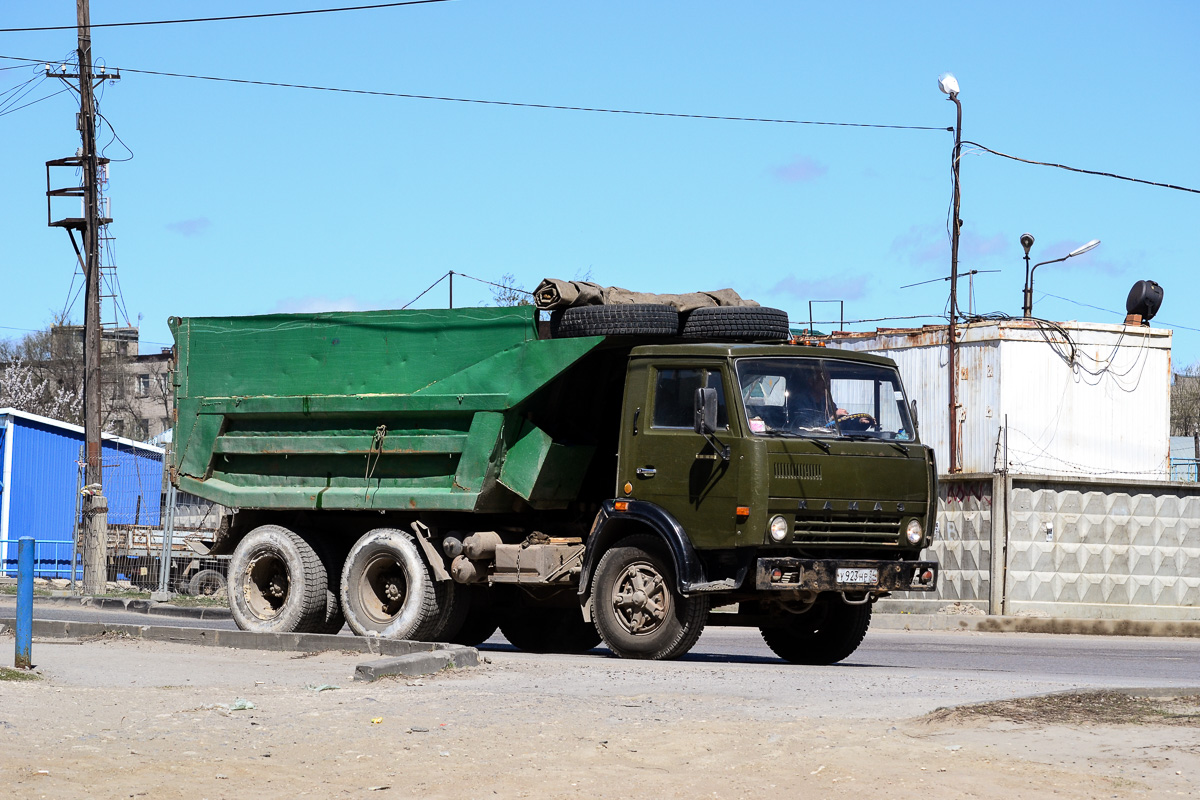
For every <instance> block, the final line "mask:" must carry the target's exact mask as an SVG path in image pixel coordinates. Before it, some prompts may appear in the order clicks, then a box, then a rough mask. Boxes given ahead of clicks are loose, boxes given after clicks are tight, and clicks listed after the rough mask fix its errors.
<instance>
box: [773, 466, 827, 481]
mask: <svg viewBox="0 0 1200 800" xmlns="http://www.w3.org/2000/svg"><path fill="white" fill-rule="evenodd" d="M775 477H776V478H780V479H782V480H789V479H790V480H795V481H819V480H821V465H820V464H793V463H791V462H787V461H776V462H775Z"/></svg>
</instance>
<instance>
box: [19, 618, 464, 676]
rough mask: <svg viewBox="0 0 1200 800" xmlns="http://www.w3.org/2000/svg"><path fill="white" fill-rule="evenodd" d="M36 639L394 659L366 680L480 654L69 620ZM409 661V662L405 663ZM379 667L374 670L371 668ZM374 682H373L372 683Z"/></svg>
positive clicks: (314, 636) (43, 627) (49, 624)
mask: <svg viewBox="0 0 1200 800" xmlns="http://www.w3.org/2000/svg"><path fill="white" fill-rule="evenodd" d="M15 627H16V621H15V620H13V619H11V618H8V619H5V618H0V631H2V632H8V631H11V630H13V629H14V628H15ZM33 635H34V636H35V637H40V638H45V639H100V638H130V639H141V640H143V641H148V642H170V643H173V644H191V645H201V646H208V647H228V648H232V649H235V650H268V651H272V652H298V653H319V652H328V651H332V650H340V651H347V650H349V651H356V652H359V653H364V654H370V655H372V656H390V657H391V658H387V659H376V660H373V661H367V662H364V663H363V664H359V665H357V666H356V667H355V676H356V678H357V676H358V673H359V671H361V670H363V669H364V667H366V668H367V669H366V674H372V672H373V671H374V672H377V673H378V674H377V675H376V677H382V676H383V675H386V674H391V675H406V676H408V677H416V676H418V675H428V674H430V673H432V672H438V671H440V670H442V669H445V668H446V667H448V666H453V667H474V666H478V664H479V651H478V650H476V649H475V648H474V647H465V646H463V645H460V644H444V643H442V642H412V641H408V640H405V639H380V638H377V637H373V636H371V637H366V636H353V637H351V636H336V635H333V634H325V633H254V632H251V631H229V630H218V629H216V628H170V627H166V626H162V625H117V624H112V623H104V622H70V621H66V620H44V619H35V620H33ZM405 659H407V660H405ZM388 662H403V664H404V665H407V666H405V667H404V668H405V669H407V670H408V671H406V672H400V671H396V672H386V671H384V669H385V668H384V667H383V666H381V665H384V664H386V663H388ZM372 665H376V666H372ZM370 680H374V678H371V679H370Z"/></svg>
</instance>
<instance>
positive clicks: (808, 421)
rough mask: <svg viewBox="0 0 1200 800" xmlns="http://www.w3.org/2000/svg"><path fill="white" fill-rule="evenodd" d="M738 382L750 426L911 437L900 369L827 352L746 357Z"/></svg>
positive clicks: (758, 430)
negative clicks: (836, 357)
mask: <svg viewBox="0 0 1200 800" xmlns="http://www.w3.org/2000/svg"><path fill="white" fill-rule="evenodd" d="M737 375H738V383H739V384H740V387H741V391H742V404H743V405H744V406H745V409H746V421H747V423H748V424H749V426H750V432H751V434H753V435H758V436H841V437H850V438H871V439H891V440H899V441H913V440H915V438H916V437H915V436H914V435H913V425H912V421H911V419H910V418H909V413H908V405H907V404H906V402H905V398H904V390H903V388H902V387H901V385H900V375H899V374H898V373H897V372H896V370H895V369H893V368H891V367H885V366H881V365H877V364H863V363H859V362H850V361H837V360H834V359H826V358H742V359H738V361H737Z"/></svg>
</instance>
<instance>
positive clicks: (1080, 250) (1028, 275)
mask: <svg viewBox="0 0 1200 800" xmlns="http://www.w3.org/2000/svg"><path fill="white" fill-rule="evenodd" d="M1025 236H1029V234H1028V233H1027V234H1025ZM1025 236H1022V237H1021V246H1022V247H1025ZM1098 244H1100V240H1099V239H1092V240H1091V241H1090V242H1088V243H1087V244H1085V245H1081V246H1079V247H1076V248H1075V249H1074V250H1072V251H1071V252H1069V253H1067V254H1066V255H1065V256H1063V257H1062V258H1052V259H1050V260H1049V261H1040V262H1038V263H1037V264H1034V265H1033V269H1030V268H1029V247H1032V246H1033V237H1032V236H1029V247H1025V295H1024V300H1025V303H1024V305H1023V306H1022V308H1021V313H1022V315H1023V316H1025V317H1026V318H1028V317H1032V316H1033V273H1034V272H1036V271H1037V268H1038V267H1040V266H1042V265H1043V264H1057V263H1058V262H1059V261H1066V260H1067V259H1068V258H1073V257H1075V256H1078V255H1083V254H1084V253H1086V252H1087V251H1088V250H1091V249H1092V248H1094V247H1095V246H1096V245H1098Z"/></svg>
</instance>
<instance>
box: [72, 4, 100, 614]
mask: <svg viewBox="0 0 1200 800" xmlns="http://www.w3.org/2000/svg"><path fill="white" fill-rule="evenodd" d="M75 10H76V17H77V20H76V25H77V26H78V33H79V134H80V138H81V139H82V140H83V152H82V153H81V154H80V155H81V157H82V160H83V164H82V165H81V166H82V167H83V215H84V227H83V248H84V278H85V281H86V287H87V288H86V290H85V292H84V294H85V299H84V311H83V414H84V417H83V437H84V443H85V446H86V447H85V462H86V464H85V467H84V476H85V480H84V483H85V484H86V485H88V486H89V487H91V490H90V492H89V494H88V496H87V497H85V498H84V503H83V511H84V516H83V518H84V535H83V592H84V594H102V593H103V592H104V585H105V581H106V578H107V571H108V570H107V566H106V563H105V562H106V558H105V555H106V554H105V550H106V547H107V544H108V543H107V539H108V502H107V500H105V498H104V494H103V488H102V487H103V463H102V456H101V447H100V430H101V428H100V425H101V418H100V395H101V391H100V357H101V338H102V337H101V327H100V191H99V185H98V181H97V178H98V176H97V172H98V171H99V168H98V165H97V163H96V158H97V153H96V105H95V95H94V94H93V92H94V89H95V85H94V84H93V82H92V23H91V11H90V9H89V7H88V0H76V6H75Z"/></svg>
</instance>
